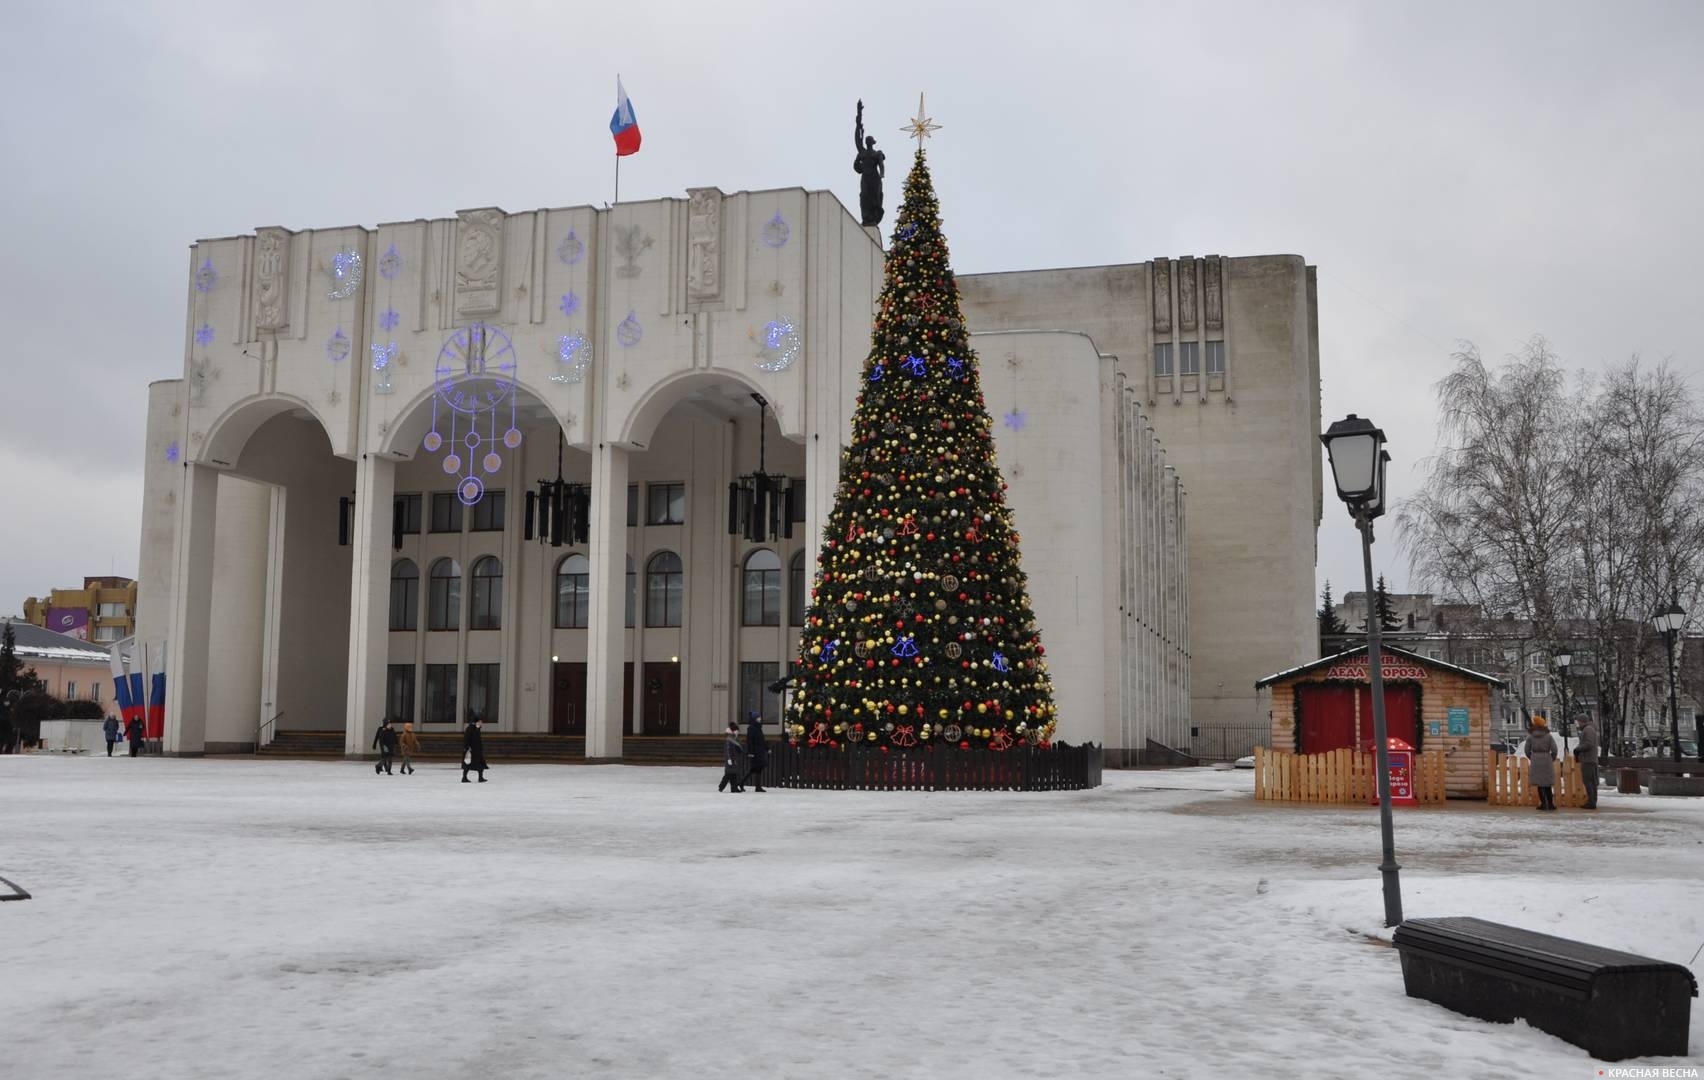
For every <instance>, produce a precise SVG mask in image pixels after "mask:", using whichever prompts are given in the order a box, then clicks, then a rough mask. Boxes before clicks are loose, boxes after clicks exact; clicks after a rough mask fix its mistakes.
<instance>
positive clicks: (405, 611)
mask: <svg viewBox="0 0 1704 1080" xmlns="http://www.w3.org/2000/svg"><path fill="white" fill-rule="evenodd" d="M390 604H391V611H390V628H391V629H392V630H418V629H419V628H420V568H419V567H417V566H415V565H414V561H413V560H412V559H398V560H397V561H396V562H393V563H391V597H390Z"/></svg>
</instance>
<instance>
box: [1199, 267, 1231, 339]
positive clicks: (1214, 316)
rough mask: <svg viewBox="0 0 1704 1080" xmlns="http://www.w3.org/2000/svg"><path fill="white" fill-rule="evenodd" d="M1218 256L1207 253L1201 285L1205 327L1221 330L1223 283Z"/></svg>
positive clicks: (1222, 322) (1223, 314) (1223, 321)
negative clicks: (1205, 320) (1204, 308)
mask: <svg viewBox="0 0 1704 1080" xmlns="http://www.w3.org/2000/svg"><path fill="white" fill-rule="evenodd" d="M1219 275H1220V267H1219V257H1218V256H1217V255H1209V256H1208V257H1207V266H1206V274H1205V281H1204V283H1203V286H1202V290H1201V293H1202V299H1203V300H1204V301H1205V305H1204V306H1205V307H1206V309H1207V311H1206V315H1207V329H1209V330H1223V329H1224V328H1225V304H1224V295H1223V291H1224V285H1223V282H1222V279H1221V278H1220V276H1219Z"/></svg>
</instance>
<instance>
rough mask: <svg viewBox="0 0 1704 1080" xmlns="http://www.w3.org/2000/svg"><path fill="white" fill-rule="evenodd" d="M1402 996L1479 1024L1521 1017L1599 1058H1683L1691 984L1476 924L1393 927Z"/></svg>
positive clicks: (1633, 962) (1544, 937) (1602, 952)
mask: <svg viewBox="0 0 1704 1080" xmlns="http://www.w3.org/2000/svg"><path fill="white" fill-rule="evenodd" d="M1396 947H1397V950H1398V951H1399V952H1400V953H1401V955H1402V982H1403V987H1404V989H1405V990H1407V992H1408V996H1409V997H1416V998H1423V999H1425V1000H1427V1001H1433V1002H1436V1003H1438V1004H1439V1005H1442V1006H1444V1007H1445V1008H1448V1009H1453V1010H1455V1011H1456V1012H1459V1013H1465V1014H1466V1015H1468V1016H1476V1017H1479V1018H1480V1019H1481V1020H1494V1021H1497V1022H1498V1023H1513V1022H1514V1021H1515V1020H1517V1019H1519V1020H1525V1021H1526V1022H1527V1023H1528V1024H1530V1025H1532V1026H1533V1027H1535V1028H1538V1029H1539V1030H1540V1031H1546V1032H1549V1033H1550V1034H1552V1035H1555V1036H1556V1037H1557V1038H1559V1039H1563V1040H1565V1041H1567V1042H1570V1043H1573V1044H1574V1045H1575V1046H1579V1047H1582V1048H1584V1049H1585V1050H1586V1051H1587V1052H1588V1053H1590V1054H1591V1055H1592V1056H1593V1057H1595V1058H1598V1059H1600V1060H1603V1061H1620V1060H1622V1059H1624V1058H1630V1057H1645V1056H1652V1055H1666V1056H1672V1057H1684V1056H1686V1053H1687V1045H1686V1043H1687V1026H1688V1024H1689V1022H1690V1020H1691V1016H1692V1002H1691V999H1692V998H1695V997H1697V996H1698V980H1697V979H1696V978H1694V977H1693V975H1692V972H1691V971H1689V970H1687V969H1686V968H1685V967H1682V966H1681V965H1679V964H1671V963H1666V962H1664V961H1661V960H1652V959H1649V958H1647V957H1643V956H1635V955H1633V954H1632V953H1624V952H1618V951H1616V950H1614V949H1605V948H1602V947H1600V946H1597V945H1587V944H1585V943H1583V942H1579V941H1569V940H1568V939H1566V938H1559V937H1552V936H1551V935H1549V934H1540V933H1535V932H1534V931H1531V930H1522V929H1520V928H1518V927H1514V926H1503V925H1502V924H1500V923H1494V922H1486V921H1485V920H1484V919H1472V918H1448V919H1410V920H1408V921H1407V922H1405V923H1403V924H1402V925H1401V926H1398V927H1397V928H1396Z"/></svg>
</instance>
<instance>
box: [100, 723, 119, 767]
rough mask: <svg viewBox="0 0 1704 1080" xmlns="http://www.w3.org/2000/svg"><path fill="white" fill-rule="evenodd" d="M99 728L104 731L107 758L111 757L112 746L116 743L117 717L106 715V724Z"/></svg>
mask: <svg viewBox="0 0 1704 1080" xmlns="http://www.w3.org/2000/svg"><path fill="white" fill-rule="evenodd" d="M101 726H102V727H103V728H104V729H105V730H106V741H107V757H112V744H113V743H115V742H117V741H118V717H116V716H113V715H112V714H111V713H108V714H107V718H106V723H105V724H103V725H101Z"/></svg>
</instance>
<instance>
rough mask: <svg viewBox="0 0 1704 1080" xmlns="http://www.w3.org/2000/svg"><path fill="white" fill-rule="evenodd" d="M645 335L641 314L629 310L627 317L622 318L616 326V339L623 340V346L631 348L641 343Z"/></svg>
mask: <svg viewBox="0 0 1704 1080" xmlns="http://www.w3.org/2000/svg"><path fill="white" fill-rule="evenodd" d="M644 336H645V328H644V327H643V326H640V325H639V316H638V315H636V314H634V313H633V312H631V311H629V312H628V313H627V318H625V319H623V320H621V322H620V323H618V324H616V327H615V340H617V341H619V342H621V345H622V347H623V348H627V349H631V348H632V347H633V346H635V345H637V344H639V339H641V338H643V337H644Z"/></svg>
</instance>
